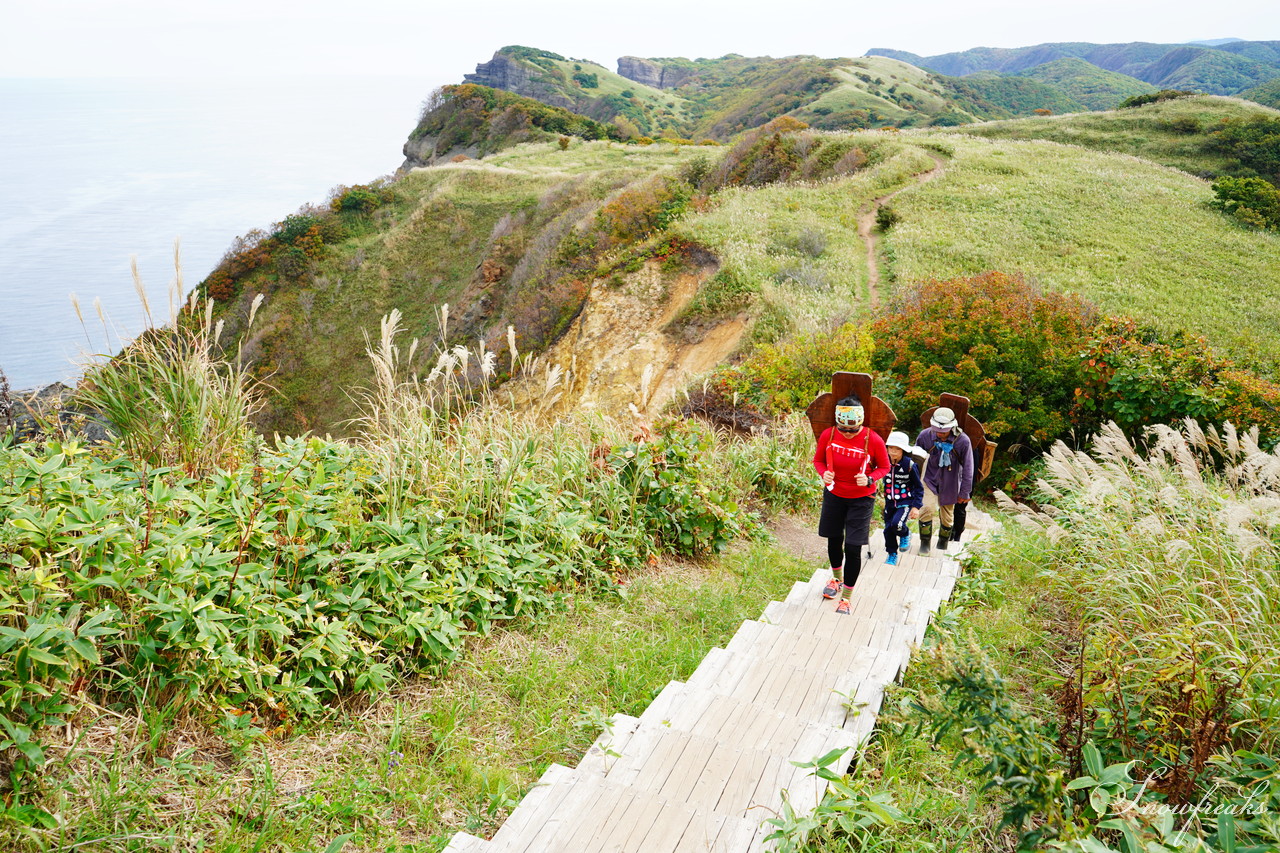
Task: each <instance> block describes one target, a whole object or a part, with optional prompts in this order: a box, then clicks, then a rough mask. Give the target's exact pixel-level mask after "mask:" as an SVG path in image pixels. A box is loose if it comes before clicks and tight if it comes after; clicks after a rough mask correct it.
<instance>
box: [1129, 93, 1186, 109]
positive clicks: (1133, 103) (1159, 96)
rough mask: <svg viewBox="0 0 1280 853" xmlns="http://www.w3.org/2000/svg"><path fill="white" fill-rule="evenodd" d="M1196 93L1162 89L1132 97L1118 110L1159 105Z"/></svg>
mask: <svg viewBox="0 0 1280 853" xmlns="http://www.w3.org/2000/svg"><path fill="white" fill-rule="evenodd" d="M1195 94H1196V93H1195V92H1190V91H1188V90H1186V89H1161V90H1160V91H1159V92H1151V93H1148V94H1145V95H1132V96H1130V97H1128V98H1125V99H1124V100H1123V101H1121V102H1120V106H1119V107H1117V108H1116V109H1121V110H1127V109H1132V108H1133V107H1141V106H1146V105H1147V104H1154V103H1158V102H1159V101H1171V100H1174V99H1175V98H1190V97H1192V96H1194V95H1195Z"/></svg>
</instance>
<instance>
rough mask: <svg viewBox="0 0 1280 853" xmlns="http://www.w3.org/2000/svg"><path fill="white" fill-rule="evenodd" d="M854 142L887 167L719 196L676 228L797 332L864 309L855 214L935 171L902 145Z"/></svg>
mask: <svg viewBox="0 0 1280 853" xmlns="http://www.w3.org/2000/svg"><path fill="white" fill-rule="evenodd" d="M853 138H855V139H858V140H861V141H863V142H864V143H865V146H866V148H868V149H871V148H873V147H879V148H880V149H881V156H882V157H883V158H884V159H883V160H882V162H880V163H879V164H878V165H876V166H874V167H872V168H869V169H867V170H865V171H863V172H859V173H857V174H855V175H852V176H849V177H847V178H840V179H836V180H830V181H823V182H820V183H816V184H809V183H799V184H778V185H773V186H768V187H762V188H758V189H734V190H729V191H726V192H724V193H721V194H720V195H718V196H716V203H715V205H714V206H713V207H712V209H711V210H710V211H708V212H706V213H702V214H695V215H692V216H690V217H689V218H688V219H686V220H685V221H684V222H682V223H680V224H679V225H678V226H677V231H678V233H680V234H681V235H683V236H685V237H688V238H689V239H691V240H696V241H698V242H700V243H703V244H705V245H707V246H709V247H710V248H711V249H712V250H713V251H714V252H715V253H716V254H717V256H719V257H720V259H721V263H722V264H723V266H724V268H725V269H726V270H727V271H729V272H731V273H733V274H735V275H737V276H739V277H740V278H742V279H744V280H746V281H748V282H752V283H755V284H757V285H758V286H759V288H760V293H761V295H762V300H763V302H764V304H765V305H772V306H774V307H775V308H777V309H779V310H781V311H782V312H783V314H784V315H785V316H786V317H787V318H788V322H789V325H790V327H791V329H792V330H800V329H803V330H805V331H814V330H817V329H829V328H833V327H834V326H837V325H839V324H840V323H842V322H845V321H846V320H848V319H849V318H850V316H851V315H852V314H853V313H855V312H856V311H859V310H862V309H865V308H866V306H867V305H868V296H869V294H868V291H867V283H868V270H867V258H866V246H865V245H864V243H863V242H862V240H861V239H860V238H859V236H858V230H857V229H858V213H859V211H860V210H862V209H863V208H864V207H866V206H868V205H869V204H870V203H871V201H872V200H873V199H874V198H876V197H878V196H881V195H885V194H886V193H889V192H893V191H894V190H896V189H899V188H901V187H903V186H906V185H908V184H909V183H910V181H911V179H912V176H913V175H916V174H919V173H921V172H925V171H928V170H929V169H931V168H933V165H934V161H933V159H932V158H931V157H929V155H928V154H927V153H926V152H925V151H924V150H923V149H921V148H918V147H916V146H910V145H900V144H898V143H897V142H896V140H894V139H893V138H892V137H891V136H890V135H889V134H883V133H868V134H863V135H860V136H855V137H853ZM761 310H762V308H758V309H757V311H756V313H760V312H761Z"/></svg>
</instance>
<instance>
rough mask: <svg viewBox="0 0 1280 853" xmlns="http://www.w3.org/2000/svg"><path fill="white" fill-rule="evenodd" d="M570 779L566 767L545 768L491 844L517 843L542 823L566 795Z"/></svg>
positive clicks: (571, 772) (570, 774) (570, 771)
mask: <svg viewBox="0 0 1280 853" xmlns="http://www.w3.org/2000/svg"><path fill="white" fill-rule="evenodd" d="M572 775H573V771H572V770H570V769H569V768H568V767H564V766H562V765H559V764H552V765H551V766H550V767H548V768H547V769H546V770H545V771H544V772H543V774H542V776H540V777H539V778H538V781H537V782H536V783H535V784H534V786H533V788H532V789H530V791H529V792H528V793H526V794H525V795H524V799H522V800H521V801H520V804H519V805H518V806H516V808H515V809H514V810H513V811H512V812H511V814H510V815H508V816H507V819H506V821H505V822H504V823H503V824H502V826H501V827H500V828H499V829H498V831H497V832H496V833H494V836H493V839H492V840H491V843H493V844H506V843H507V842H508V841H511V840H515V839H518V838H520V837H521V835H522V834H523V833H524V832H525V831H526V830H527V829H528V828H529V827H530V826H531V825H533V824H534V822H541V820H542V819H543V817H544V815H545V814H549V813H550V812H552V811H554V810H555V808H556V806H558V805H559V804H560V801H561V800H563V799H564V797H565V795H566V794H568V793H569V785H568V784H567V782H568V780H569V779H571V778H572Z"/></svg>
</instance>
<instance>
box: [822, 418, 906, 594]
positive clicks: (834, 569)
mask: <svg viewBox="0 0 1280 853" xmlns="http://www.w3.org/2000/svg"><path fill="white" fill-rule="evenodd" d="M864 418H865V410H864V409H863V407H862V401H861V400H860V399H858V397H856V396H852V397H845V398H844V399H843V400H841V401H840V402H839V403H837V404H836V425H835V426H833V427H830V428H829V429H826V430H824V431H823V433H822V435H820V436H818V450H817V452H816V453H814V454H813V467H814V468H816V469H817V471H818V476H820V477H822V484H823V485H824V486H825V487H826V489H825V490H824V491H823V493H822V517H821V519H820V520H819V522H818V535H819V536H824V537H826V540H827V555H828V556H829V557H830V558H831V581H830V582H829V583H828V584H827V587H826V589H824V590H823V591H822V597H823V598H835V596H836V592H837V591H839V592H840V601H839V602H838V603H837V604H836V612H837V613H843V614H848V612H849V599H850V598H851V597H852V595H853V585H854V584H855V583H856V582H857V580H858V572H859V571H861V570H862V548H863V546H864V545H866V544H867V541H868V538H869V533H870V529H871V510H872V508H873V506H874V504H875V494H876V483H877V482H878V481H879V480H880V479H881V478H883V477H884V476H885V475H886V474H888V473H889V455H888V454H887V453H886V452H885V449H884V439H882V438H880V436H879V435H877V434H876V433H875V432H873V431H872V430H871V429H869V428H867V427H865V426H863V425H862V422H863V420H864ZM842 570H843V574H842ZM842 581H843V587H844V588H843V590H841V583H842Z"/></svg>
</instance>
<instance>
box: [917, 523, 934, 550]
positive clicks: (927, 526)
mask: <svg viewBox="0 0 1280 853" xmlns="http://www.w3.org/2000/svg"><path fill="white" fill-rule="evenodd" d="M932 538H933V522H932V521H922V522H920V551H919V553H920V555H921V556H928V554H929V540H930V539H932Z"/></svg>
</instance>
